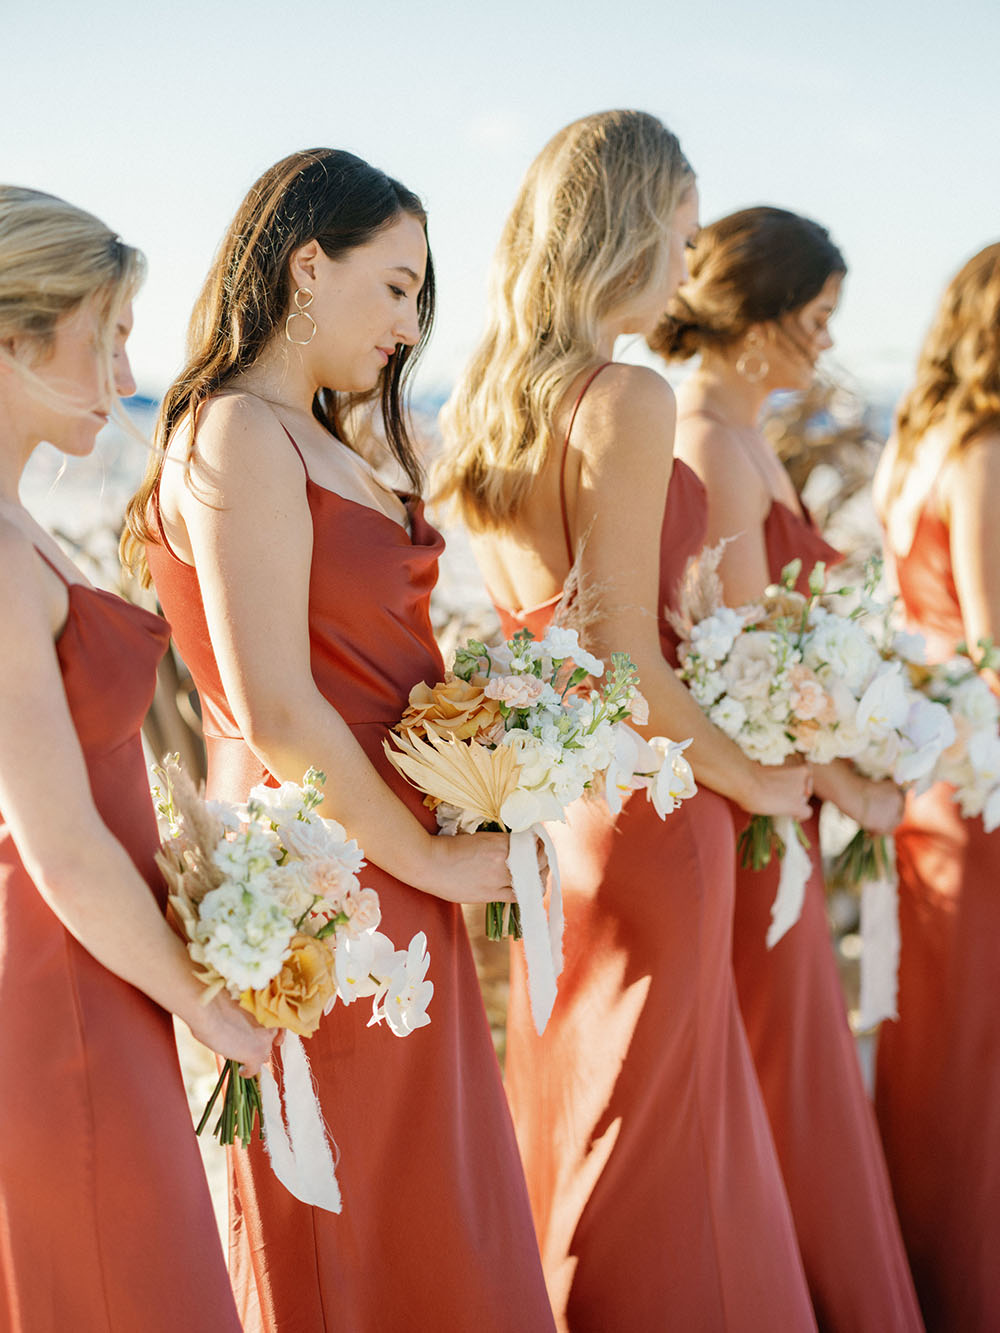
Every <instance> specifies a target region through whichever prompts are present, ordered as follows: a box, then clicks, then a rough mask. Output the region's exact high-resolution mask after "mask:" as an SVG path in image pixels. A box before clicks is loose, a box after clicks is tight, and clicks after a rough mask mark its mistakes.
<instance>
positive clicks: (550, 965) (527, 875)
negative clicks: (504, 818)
mask: <svg viewBox="0 0 1000 1333" xmlns="http://www.w3.org/2000/svg"><path fill="white" fill-rule="evenodd" d="M536 842H541V844H542V846H543V847H544V848H545V854H546V856H547V857H548V860H549V886H550V887H549V914H548V917H547V918H546V915H545V904H544V902H543V901H542V900H543V897H544V894H545V886H544V885H543V884H542V877H541V875H540V874H539V873H538V854H537V850H536ZM507 866H508V868H509V870H510V878H511V884H512V885H513V888H514V896H515V897H516V898H517V902H518V906H519V907H520V909H521V932H522V935H523V939H522V943H523V945H524V962H525V965H526V967H527V969H528V998H529V999H530V1001H531V1016H532V1018H533V1019H534V1021H535V1030H536V1031H537V1032H538V1034H539V1036H540V1035H541V1034H542V1033H543V1032H544V1031H545V1025H546V1024H547V1023H548V1021H549V1015H550V1014H551V1013H552V1006H553V1005H554V1004H555V1002H556V978H557V977H558V976H559V973H560V972H561V971H562V937H563V911H562V890H561V888H560V884H559V864H558V862H557V860H556V851H555V848H554V847H553V845H552V841H551V839H550V838H549V835H548V834H547V833H546V831H545V829H544V828H542V826H541V824H535V825H533V827H532V828H530V829H524V830H522V831H521V832H518V833H512V834H511V835H510V852H509V853H508V856H507Z"/></svg>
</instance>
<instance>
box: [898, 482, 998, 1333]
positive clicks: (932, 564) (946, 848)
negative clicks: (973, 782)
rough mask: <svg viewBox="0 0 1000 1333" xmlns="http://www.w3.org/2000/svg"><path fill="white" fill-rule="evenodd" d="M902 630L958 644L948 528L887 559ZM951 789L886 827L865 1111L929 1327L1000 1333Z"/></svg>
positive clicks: (971, 873)
mask: <svg viewBox="0 0 1000 1333" xmlns="http://www.w3.org/2000/svg"><path fill="white" fill-rule="evenodd" d="M890 558H891V559H892V560H893V562H894V564H895V569H896V578H897V583H898V586H899V591H900V596H901V599H902V604H903V609H904V611H905V613H906V619H907V622H908V624H907V628H909V629H911V630H917V631H919V632H921V633H922V634H924V635H926V636H927V639H928V644H929V652H928V656H929V658H930V660H932V661H942V660H944V659H946V658H947V657H950V656H951V655H952V653H953V651H954V648H955V645H956V644H958V643H960V642H962V641H963V640H965V638H966V634H965V629H964V626H963V623H962V610H961V604H960V602H959V598H958V591H957V589H956V586H955V579H954V575H953V572H952V564H951V549H950V538H949V532H948V525H947V523H946V522H945V521H944V520H943V519H942V518H940V517H939V516H938V515H936V514H935V513H934V512H933V511H932V509H931V508H930V502H925V506H924V508H923V510H922V512H921V513H920V516H919V519H918V522H917V527H916V532H915V535H914V538H913V544H912V546H911V547H910V550H909V551H908V552H907V553H906V554H905V555H895V556H892V554H891V553H890ZM952 796H953V789H952V788H951V787H949V786H946V785H945V784H944V783H938V784H936V785H935V786H933V787H931V788H930V790H929V791H927V792H925V793H924V794H923V795H921V796H912V795H911V796H908V797H907V802H906V814H905V816H904V819H903V822H902V824H901V825H900V827H899V829H898V830H897V832H896V860H897V867H898V871H899V912H900V935H901V947H900V965H899V1021H898V1022H896V1023H883V1025H882V1028H881V1031H880V1033H879V1048H878V1061H877V1067H876V1068H877V1073H876V1086H875V1107H876V1111H877V1114H878V1119H879V1125H880V1127H881V1130H882V1138H883V1143H884V1146H885V1155H886V1161H887V1162H888V1165H889V1175H890V1177H891V1179H892V1186H893V1190H894V1192H895V1196H896V1206H897V1208H898V1210H899V1218H900V1223H901V1225H902V1229H903V1239H904V1240H905V1242H906V1247H907V1252H908V1254H909V1257H910V1264H911V1266H912V1269H913V1276H914V1281H915V1282H916V1287H917V1295H918V1296H919V1298H920V1304H921V1308H922V1309H923V1313H924V1319H925V1320H926V1323H927V1328H928V1329H929V1330H930V1331H931V1333H993V1331H994V1330H996V1329H1000V1016H998V1014H1000V1010H998V1005H997V1000H996V990H997V946H998V941H1000V832H994V833H986V832H985V830H984V828H983V822H982V819H981V818H980V817H978V816H977V817H975V818H973V819H963V818H962V817H961V815H960V812H959V808H958V806H957V805H956V804H955V802H954V800H953V799H952Z"/></svg>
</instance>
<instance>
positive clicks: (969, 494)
mask: <svg viewBox="0 0 1000 1333" xmlns="http://www.w3.org/2000/svg"><path fill="white" fill-rule="evenodd" d="M942 483H943V490H944V495H943V497H942V498H943V499H944V502H945V505H946V507H948V508H951V507H952V505H954V504H955V503H963V502H964V503H965V504H966V505H969V504H978V505H987V506H989V507H991V508H995V507H996V505H997V503H998V502H1000V431H984V432H983V433H982V434H981V435H977V436H976V437H975V439H973V440H970V441H969V443H968V444H966V445H963V446H962V447H961V448H960V449H958V450H957V451H956V452H955V453H953V454H952V456H951V458H950V459H949V460H948V464H947V466H946V468H945V469H944V474H943V476H942Z"/></svg>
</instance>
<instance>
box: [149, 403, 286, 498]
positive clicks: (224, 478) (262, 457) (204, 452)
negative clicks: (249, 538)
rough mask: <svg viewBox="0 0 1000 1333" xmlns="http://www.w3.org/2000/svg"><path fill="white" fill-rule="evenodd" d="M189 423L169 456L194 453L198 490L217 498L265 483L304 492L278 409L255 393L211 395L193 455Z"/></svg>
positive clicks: (202, 414)
mask: <svg viewBox="0 0 1000 1333" xmlns="http://www.w3.org/2000/svg"><path fill="white" fill-rule="evenodd" d="M190 446H191V436H190V425H189V424H188V423H185V424H184V425H183V426H182V427H181V428H180V429H179V430H178V431H177V432H176V434H175V437H174V438H173V439H172V440H171V442H170V447H169V449H168V457H169V458H170V459H172V460H173V461H174V462H185V461H186V460H187V459H188V457H189V456H191V471H192V477H193V480H194V481H195V483H196V488H197V489H198V490H199V491H201V492H202V495H203V498H204V497H205V496H206V495H207V497H208V498H211V499H213V500H215V499H221V498H222V497H224V496H231V495H233V494H234V493H238V492H242V491H244V490H247V489H249V488H259V487H262V486H266V487H270V488H277V489H278V490H279V491H285V490H301V489H302V484H303V468H302V463H301V461H300V460H299V457H298V455H297V454H296V452H295V449H294V448H293V446H292V444H291V442H290V440H289V438H288V436H287V434H286V433H285V431H284V428H283V427H282V424H281V422H280V420H279V419H278V417H277V415H276V414H275V412H274V411H273V410H272V409H271V408H270V407H269V406H268V405H267V403H265V402H263V401H262V400H261V399H260V398H258V397H256V396H255V395H254V394H249V393H225V394H219V395H218V396H217V397H214V398H210V399H209V400H208V402H207V403H205V404H204V406H203V407H202V408H201V410H200V411H199V413H198V422H197V428H196V434H195V449H194V453H193V456H192V455H191V448H190Z"/></svg>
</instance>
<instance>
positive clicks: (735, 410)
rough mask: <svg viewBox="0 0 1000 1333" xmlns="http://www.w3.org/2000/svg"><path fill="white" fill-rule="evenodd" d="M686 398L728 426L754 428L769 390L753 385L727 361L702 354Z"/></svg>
mask: <svg viewBox="0 0 1000 1333" xmlns="http://www.w3.org/2000/svg"><path fill="white" fill-rule="evenodd" d="M684 387H685V389H686V390H687V392H686V394H685V396H686V397H688V398H689V399H691V400H693V401H694V402H696V403H697V405H698V406H699V407H702V408H705V409H706V410H708V411H710V412H712V413H713V414H714V415H715V416H718V417H719V418H721V420H723V421H725V422H726V424H727V425H732V426H739V427H756V425H757V423H758V421H759V420H760V414H761V409H762V408H763V406H764V403H765V402H766V401H767V396H768V394H769V393H770V390H769V389H768V388H767V386H766V385H764V384H752V383H750V381H749V380H747V379H745V378H744V376H742V375H741V374H740V373H739V371H738V370H737V369H736V365H735V362H731V361H730V360H729V359H728V358H726V357H723V356H719V355H713V354H711V353H703V354H702V360H701V365H700V366H699V367H698V369H697V370H696V371H695V373H694V374H693V375H692V376H691V378H690V380H689V381H688V383H687V385H685V386H684Z"/></svg>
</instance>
